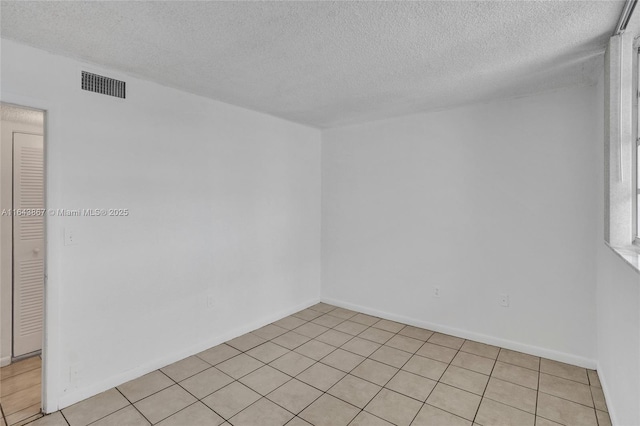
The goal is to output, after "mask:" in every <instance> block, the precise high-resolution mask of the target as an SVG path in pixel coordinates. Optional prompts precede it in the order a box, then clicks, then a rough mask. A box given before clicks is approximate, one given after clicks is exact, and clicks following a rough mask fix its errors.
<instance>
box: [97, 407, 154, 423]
mask: <svg viewBox="0 0 640 426" xmlns="http://www.w3.org/2000/svg"><path fill="white" fill-rule="evenodd" d="M150 424H151V423H149V422H148V421H147V419H145V418H144V416H143V415H142V414H140V413H139V412H138V410H136V409H135V408H134V406H133V405H129V406H127V407H125V408H123V409H122V410H119V411H116V412H115V413H113V414H109V415H108V416H107V417H103V418H102V419H100V420H98V421H97V422H95V423H91V426H122V425H127V426H147V425H150Z"/></svg>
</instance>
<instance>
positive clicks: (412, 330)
mask: <svg viewBox="0 0 640 426" xmlns="http://www.w3.org/2000/svg"><path fill="white" fill-rule="evenodd" d="M398 334H400V335H401V336H407V337H412V338H414V339H418V340H422V342H423V343H424V342H426V341H427V340H429V337H431V336H433V331H431V330H427V329H425V328H420V327H413V326H411V325H406V326H404V328H403V329H402V330H400V331H399V332H398Z"/></svg>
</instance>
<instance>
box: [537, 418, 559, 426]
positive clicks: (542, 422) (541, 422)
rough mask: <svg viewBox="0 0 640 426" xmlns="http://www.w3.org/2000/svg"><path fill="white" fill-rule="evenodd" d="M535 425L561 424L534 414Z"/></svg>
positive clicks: (551, 425)
mask: <svg viewBox="0 0 640 426" xmlns="http://www.w3.org/2000/svg"><path fill="white" fill-rule="evenodd" d="M536 426H562V425H561V424H560V423H556V422H552V421H551V420H548V419H545V418H543V417H540V416H536Z"/></svg>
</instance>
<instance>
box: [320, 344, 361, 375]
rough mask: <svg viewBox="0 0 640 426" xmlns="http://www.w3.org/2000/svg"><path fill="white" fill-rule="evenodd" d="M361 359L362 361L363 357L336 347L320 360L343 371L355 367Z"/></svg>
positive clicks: (346, 371)
mask: <svg viewBox="0 0 640 426" xmlns="http://www.w3.org/2000/svg"><path fill="white" fill-rule="evenodd" d="M362 361H364V357H362V356H360V355H356V354H354V353H351V352H347V351H345V350H342V349H336V350H335V351H333V352H331V353H330V354H329V355H327V356H326V357H324V358H322V359H321V360H320V362H321V363H323V364H326V365H329V366H331V367H333V368H337V369H338V370H342V371H344V372H345V373H348V372H349V371H351V370H353V369H354V368H356V367H357V366H358V364H360V363H361V362H362Z"/></svg>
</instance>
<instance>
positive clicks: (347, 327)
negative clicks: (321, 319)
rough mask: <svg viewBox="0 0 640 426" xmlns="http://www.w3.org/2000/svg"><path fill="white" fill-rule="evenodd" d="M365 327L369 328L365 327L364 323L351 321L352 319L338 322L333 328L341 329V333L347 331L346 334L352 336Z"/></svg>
mask: <svg viewBox="0 0 640 426" xmlns="http://www.w3.org/2000/svg"><path fill="white" fill-rule="evenodd" d="M367 328H369V327H367V326H366V325H364V324H358V323H357V322H353V321H345V322H343V323H340V324H338V325H337V326H335V327H334V330H338V331H341V332H343V333H347V334H351V335H353V336H357V335H358V334H360V333H362V332H363V331H365V330H366V329H367Z"/></svg>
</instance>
